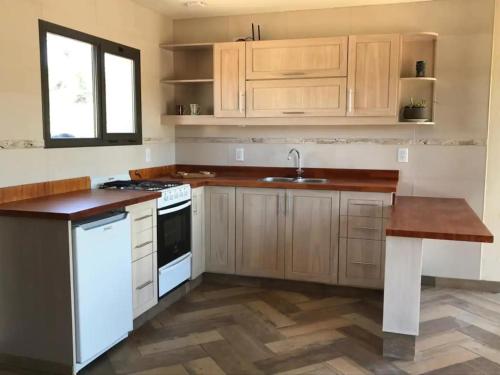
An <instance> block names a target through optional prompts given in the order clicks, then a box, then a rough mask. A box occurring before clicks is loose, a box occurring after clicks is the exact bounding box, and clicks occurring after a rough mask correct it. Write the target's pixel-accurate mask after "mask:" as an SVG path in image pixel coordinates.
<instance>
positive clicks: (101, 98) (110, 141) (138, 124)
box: [38, 20, 142, 148]
mask: <svg viewBox="0 0 500 375" xmlns="http://www.w3.org/2000/svg"><path fill="white" fill-rule="evenodd" d="M38 28H39V37H40V69H41V84H42V115H43V136H44V140H45V148H61V147H95V146H118V145H122V146H123V145H141V144H142V109H141V51H140V50H138V49H136V48H132V47H128V46H125V45H123V44H119V43H115V42H112V41H110V40H106V39H102V38H99V37H96V36H93V35H90V34H86V33H83V32H81V31H77V30H73V29H70V28H67V27H64V26H60V25H57V24H54V23H51V22H47V21H44V20H38ZM47 33H51V34H57V35H61V36H64V37H67V38H71V39H75V40H78V41H81V42H85V43H89V44H92V45H93V47H94V48H93V52H94V53H93V57H92V58H93V63H94V72H95V84H96V87H95V96H96V107H95V108H96V130H97V133H96V138H52V137H51V136H50V97H49V79H48V78H49V76H48V61H47ZM105 53H108V54H113V55H116V56H120V57H125V58H128V59H130V60H132V61H133V62H134V85H135V93H134V100H135V113H134V114H135V133H108V132H107V129H106V84H105V73H104V54H105Z"/></svg>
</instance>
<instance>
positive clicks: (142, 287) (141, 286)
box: [135, 280, 153, 290]
mask: <svg viewBox="0 0 500 375" xmlns="http://www.w3.org/2000/svg"><path fill="white" fill-rule="evenodd" d="M151 284H153V280H150V281H146V282H145V283H144V284H142V285H139V286H138V287H137V288H135V289H137V290H141V289H144V288H145V287H147V286H148V285H151Z"/></svg>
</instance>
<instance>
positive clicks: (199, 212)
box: [191, 187, 205, 280]
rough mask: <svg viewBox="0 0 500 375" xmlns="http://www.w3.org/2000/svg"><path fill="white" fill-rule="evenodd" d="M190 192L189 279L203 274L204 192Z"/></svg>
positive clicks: (201, 189)
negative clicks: (191, 256)
mask: <svg viewBox="0 0 500 375" xmlns="http://www.w3.org/2000/svg"><path fill="white" fill-rule="evenodd" d="M204 189H205V188H204V187H198V188H195V189H193V190H191V254H192V255H193V258H192V260H191V279H192V280H193V279H196V278H197V277H198V276H200V275H201V274H202V273H203V272H205V191H204Z"/></svg>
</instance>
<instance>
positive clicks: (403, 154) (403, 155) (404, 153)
mask: <svg viewBox="0 0 500 375" xmlns="http://www.w3.org/2000/svg"><path fill="white" fill-rule="evenodd" d="M398 162H400V163H408V149H407V148H398Z"/></svg>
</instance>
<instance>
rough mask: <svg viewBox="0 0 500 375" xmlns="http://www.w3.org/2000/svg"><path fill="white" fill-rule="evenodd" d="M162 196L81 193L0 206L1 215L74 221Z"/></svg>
mask: <svg viewBox="0 0 500 375" xmlns="http://www.w3.org/2000/svg"><path fill="white" fill-rule="evenodd" d="M160 196H161V194H160V193H158V192H152V191H135V190H100V189H93V190H80V191H74V192H70V193H64V194H57V195H49V196H44V197H39V198H33V199H24V200H19V201H14V202H9V203H4V204H0V215H4V216H27V217H39V218H46V219H59V220H73V221H74V220H81V219H86V218H89V217H91V216H94V215H99V214H103V213H105V212H107V211H111V210H114V209H119V208H123V207H125V206H128V205H131V204H136V203H141V202H145V201H149V200H152V199H156V198H158V197H160Z"/></svg>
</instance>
